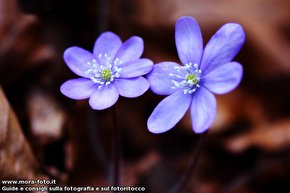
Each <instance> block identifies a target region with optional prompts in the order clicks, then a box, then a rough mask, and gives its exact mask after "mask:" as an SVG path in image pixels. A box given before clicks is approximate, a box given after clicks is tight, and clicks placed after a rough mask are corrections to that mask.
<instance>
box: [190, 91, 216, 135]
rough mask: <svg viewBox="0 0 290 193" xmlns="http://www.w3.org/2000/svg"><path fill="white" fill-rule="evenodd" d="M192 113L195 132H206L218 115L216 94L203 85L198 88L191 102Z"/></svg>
mask: <svg viewBox="0 0 290 193" xmlns="http://www.w3.org/2000/svg"><path fill="white" fill-rule="evenodd" d="M190 114H191V121H192V129H193V130H194V132H195V133H203V132H205V131H206V130H207V129H208V128H209V127H210V126H211V124H212V123H213V121H214V119H215V115H216V99H215V97H214V95H213V94H212V93H211V92H209V91H208V90H207V89H206V88H204V87H202V86H201V87H200V88H199V89H197V91H196V92H195V93H194V95H193V99H192V102H191V107H190Z"/></svg>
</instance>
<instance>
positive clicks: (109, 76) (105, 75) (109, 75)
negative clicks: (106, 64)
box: [101, 69, 112, 81]
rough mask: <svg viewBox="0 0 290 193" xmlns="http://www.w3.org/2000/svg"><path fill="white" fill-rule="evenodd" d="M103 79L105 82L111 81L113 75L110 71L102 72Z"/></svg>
mask: <svg viewBox="0 0 290 193" xmlns="http://www.w3.org/2000/svg"><path fill="white" fill-rule="evenodd" d="M101 77H102V78H103V79H104V80H107V81H108V80H110V79H111V77H112V73H111V70H108V69H105V70H103V71H102V73H101Z"/></svg>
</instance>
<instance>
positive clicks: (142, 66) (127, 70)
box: [120, 58, 153, 78]
mask: <svg viewBox="0 0 290 193" xmlns="http://www.w3.org/2000/svg"><path fill="white" fill-rule="evenodd" d="M121 68H122V70H121V71H120V78H133V77H138V76H142V75H144V74H147V73H148V72H150V71H151V70H152V68H153V62H152V61H151V60H149V59H145V58H142V59H138V60H134V61H132V62H128V63H125V64H123V65H122V66H121Z"/></svg>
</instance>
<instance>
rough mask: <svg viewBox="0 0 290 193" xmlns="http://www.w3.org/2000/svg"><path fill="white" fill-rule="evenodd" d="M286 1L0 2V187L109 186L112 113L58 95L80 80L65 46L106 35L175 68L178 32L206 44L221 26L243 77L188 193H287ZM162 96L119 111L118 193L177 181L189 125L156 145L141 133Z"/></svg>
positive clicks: (289, 34)
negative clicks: (138, 45) (233, 41)
mask: <svg viewBox="0 0 290 193" xmlns="http://www.w3.org/2000/svg"><path fill="white" fill-rule="evenodd" d="M289 10H290V1H289V0H234V1H233V0H203V1H198V0H195V1H194V0H178V1H177V0H123V1H121V0H94V1H92V0H91V1H90V0H86V1H68V0H62V1H59V0H42V1H38V0H10V1H7V0H0V86H1V90H0V179H56V180H57V183H58V184H59V185H76V186H77V185H79V186H87V185H92V186H104V185H109V184H110V183H109V182H110V160H111V158H112V155H111V152H112V151H111V134H112V132H113V130H112V116H111V113H112V110H111V109H108V110H104V111H93V110H91V109H90V107H89V105H88V102H87V101H86V100H83V101H75V100H71V99H69V98H66V97H65V96H63V95H61V93H60V91H59V88H60V85H61V84H62V83H63V82H64V81H66V80H68V79H70V78H74V77H77V76H76V75H74V74H73V73H72V72H71V71H70V70H69V69H68V67H67V66H66V64H65V63H64V61H63V52H64V50H65V49H66V48H68V47H70V46H74V45H77V46H80V47H83V48H85V49H87V50H92V48H93V45H94V42H95V39H96V38H97V37H98V35H99V34H100V33H101V32H103V31H107V30H110V31H113V32H115V33H117V34H118V35H120V37H121V38H122V40H123V41H125V40H126V39H128V38H129V37H131V36H133V35H138V36H141V37H142V38H143V39H144V43H145V50H144V54H143V57H146V58H151V59H152V60H153V61H154V63H158V62H161V61H176V62H179V59H178V56H177V51H176V48H175V43H174V25H175V21H176V20H177V19H178V18H179V17H181V16H184V15H189V16H193V17H195V18H196V19H197V21H198V22H199V24H200V27H201V30H202V33H203V37H204V44H206V42H207V41H208V40H209V38H210V37H211V36H212V35H213V34H214V33H215V31H216V30H217V29H218V28H219V27H220V26H221V25H223V24H225V23H227V22H237V23H240V24H241V25H242V26H243V27H244V29H245V31H246V43H245V45H244V47H243V48H242V50H241V52H240V53H239V54H238V56H237V57H236V58H235V60H236V61H239V62H240V63H242V65H243V67H244V77H243V80H242V83H241V84H240V86H239V87H238V88H237V89H236V90H234V91H233V92H231V93H229V94H226V95H222V96H217V102H218V109H217V117H216V120H215V122H214V124H213V126H212V127H211V128H210V130H209V133H208V136H207V139H206V144H205V147H204V149H203V152H202V154H201V157H200V159H199V163H198V166H197V168H196V171H195V174H194V175H193V177H192V178H191V180H190V183H189V185H188V188H187V192H188V193H277V192H279V193H289V192H290V11H289ZM162 98H163V96H156V95H154V94H153V93H151V92H150V91H148V92H147V93H146V94H145V95H143V96H141V97H139V98H134V99H125V98H120V99H119V101H118V103H117V104H116V109H117V113H118V114H117V116H118V117H117V119H118V126H119V127H120V128H121V130H122V158H123V161H122V164H123V169H122V176H123V178H122V184H123V185H127V186H144V187H146V192H148V193H161V192H168V191H169V190H170V189H171V188H172V187H173V185H174V184H175V183H177V182H178V179H179V178H180V177H181V176H182V174H183V173H184V171H186V168H187V165H188V162H189V160H190V158H191V156H192V155H191V154H192V151H193V149H194V147H195V146H196V143H197V139H198V137H199V136H198V135H196V134H194V133H193V131H192V129H191V122H190V121H191V120H190V116H189V115H186V116H185V118H184V119H182V121H181V122H180V123H179V124H178V125H177V126H176V127H175V128H174V129H172V130H170V131H169V132H167V133H164V134H161V135H153V134H151V133H150V132H148V131H147V128H146V122H147V118H148V117H149V115H150V113H151V112H152V110H153V109H154V107H155V106H156V105H157V104H158V103H159V102H160V100H161V99H162Z"/></svg>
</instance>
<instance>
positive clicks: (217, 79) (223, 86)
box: [201, 62, 243, 94]
mask: <svg viewBox="0 0 290 193" xmlns="http://www.w3.org/2000/svg"><path fill="white" fill-rule="evenodd" d="M242 76H243V67H242V65H241V64H239V63H238V62H230V63H226V64H224V65H221V66H219V67H218V68H216V69H214V70H212V71H210V72H209V73H208V74H207V75H206V76H205V77H203V78H202V80H201V81H202V85H203V86H205V87H206V88H207V89H208V90H210V91H211V92H213V93H215V94H225V93H227V92H230V91H232V90H233V89H235V88H236V87H237V86H238V84H239V83H240V81H241V79H242Z"/></svg>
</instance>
